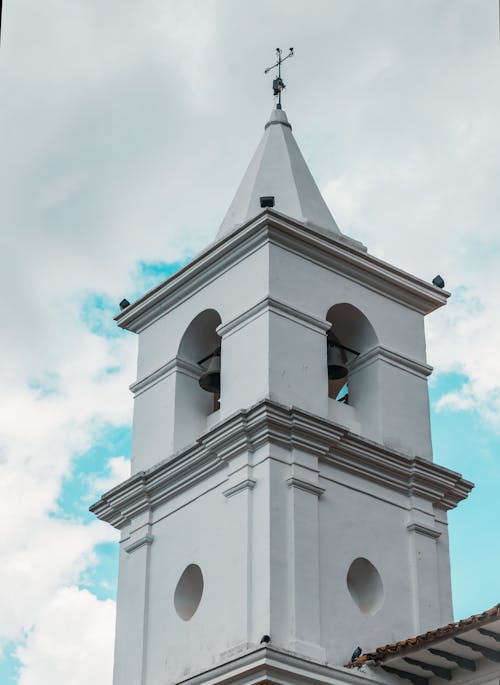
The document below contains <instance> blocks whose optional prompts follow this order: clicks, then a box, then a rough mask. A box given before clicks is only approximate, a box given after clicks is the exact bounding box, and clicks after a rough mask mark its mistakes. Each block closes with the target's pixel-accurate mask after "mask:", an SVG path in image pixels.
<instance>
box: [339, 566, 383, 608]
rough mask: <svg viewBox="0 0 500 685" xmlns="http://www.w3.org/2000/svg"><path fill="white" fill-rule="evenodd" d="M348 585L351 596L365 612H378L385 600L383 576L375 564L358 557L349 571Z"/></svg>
mask: <svg viewBox="0 0 500 685" xmlns="http://www.w3.org/2000/svg"><path fill="white" fill-rule="evenodd" d="M347 587H348V589H349V592H350V593H351V597H352V598H353V600H354V601H355V602H356V604H357V605H358V607H359V609H360V610H361V611H362V612H363V613H364V614H371V615H373V614H376V613H377V611H378V610H379V609H380V607H381V606H382V603H383V601H384V586H383V584H382V578H381V577H380V573H379V572H378V571H377V569H376V568H375V566H374V565H373V564H372V563H371V561H368V559H365V558H364V557H358V559H355V560H354V561H353V562H352V564H351V565H350V567H349V571H348V572H347Z"/></svg>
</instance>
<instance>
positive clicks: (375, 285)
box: [92, 110, 471, 685]
mask: <svg viewBox="0 0 500 685" xmlns="http://www.w3.org/2000/svg"><path fill="white" fill-rule="evenodd" d="M261 196H267V197H269V196H273V197H274V198H275V203H274V206H273V207H272V208H269V206H268V207H267V208H262V207H261V203H260V197H261ZM219 237H220V238H223V239H219V240H216V241H215V242H214V243H213V244H212V245H210V246H209V247H208V248H207V249H206V250H204V251H203V252H202V253H201V254H200V255H198V256H197V257H196V258H194V259H193V260H192V261H191V262H190V263H189V264H188V265H187V266H185V267H184V268H182V269H180V270H179V271H178V272H177V273H176V274H174V275H173V276H171V277H170V278H169V279H167V280H166V281H165V282H164V283H162V284H160V285H159V286H157V287H156V288H155V289H154V290H152V291H150V292H149V293H146V294H145V295H144V296H143V297H142V298H140V299H139V300H138V301H137V302H135V303H132V304H131V305H129V306H127V307H125V308H124V309H123V310H122V311H121V313H120V314H119V315H118V316H117V319H116V320H117V322H118V325H119V326H121V327H122V328H125V329H127V330H130V331H133V332H135V333H137V334H138V336H139V352H138V367H137V370H138V374H137V380H136V381H135V382H134V383H133V384H132V386H131V390H132V392H133V393H134V424H133V447H132V476H131V478H129V479H128V480H127V481H125V482H124V483H122V484H120V485H119V486H117V487H115V488H113V489H112V490H111V491H110V492H108V493H106V494H105V495H104V496H103V497H102V498H101V500H100V501H99V502H98V503H96V504H95V505H94V506H93V508H92V510H93V511H94V512H95V513H96V515H97V516H99V518H101V519H102V520H104V521H108V522H109V523H111V524H112V525H113V526H115V527H116V528H117V529H119V530H120V532H121V542H120V573H119V583H118V600H117V621H116V651H115V673H114V685H172V684H173V683H176V684H177V685H179V684H183V685H214V683H228V682H231V683H232V684H233V685H244V684H245V683H246V684H247V685H248V683H252V685H265V684H266V683H269V682H279V683H281V684H282V685H294V684H296V683H297V682H303V683H306V684H307V683H317V682H318V681H319V680H321V681H322V682H323V683H324V684H325V685H328V684H330V685H333V684H337V685H339V684H340V685H346V684H347V683H350V684H351V685H352V683H353V676H352V673H350V672H348V671H345V672H344V676H345V677H343V676H342V673H343V672H342V670H341V669H340V668H339V667H340V666H342V664H345V663H346V662H347V661H348V660H349V658H350V656H351V654H352V653H353V650H354V649H355V648H356V646H357V645H360V646H362V647H363V649H364V650H365V651H372V650H374V649H375V648H376V646H377V645H379V644H384V643H388V642H392V641H394V640H397V639H398V638H399V637H400V636H406V635H411V634H416V633H423V632H425V631H428V630H430V629H431V628H434V627H435V626H436V625H444V624H445V623H447V622H449V621H451V619H452V605H451V585H450V572H449V559H448V537H447V518H446V517H447V511H448V510H449V509H452V508H453V507H455V506H456V505H457V504H458V502H460V501H461V500H462V499H464V498H465V497H466V495H467V493H468V492H469V490H470V488H471V484H470V483H468V482H467V481H464V480H463V479H462V478H461V476H460V475H459V474H456V473H453V472H451V471H448V470H446V469H443V468H442V467H440V466H438V465H436V464H433V462H432V447H431V439H430V421H429V400H428V392H427V377H428V376H429V374H430V373H431V371H432V369H431V367H430V366H428V364H427V361H426V356H425V329H424V316H425V315H426V314H428V313H430V312H432V311H433V310H435V309H437V308H438V307H441V306H442V305H444V304H445V302H446V298H447V296H448V294H447V293H446V292H445V291H443V290H442V289H441V288H439V287H436V286H435V285H433V284H430V283H426V282H424V281H422V280H420V279H418V278H416V277H414V276H411V275H410V274H408V273H405V272H404V271H401V270H400V269H398V268H397V267H394V266H392V265H390V264H387V263H385V262H382V261H381V260H379V259H377V258H375V257H373V256H372V255H370V254H368V253H367V252H366V250H364V249H363V247H362V246H360V245H359V244H358V243H356V242H355V241H352V240H350V239H349V238H347V237H345V236H343V235H342V234H341V233H340V231H339V229H338V227H337V224H336V223H335V221H334V219H333V217H332V215H331V214H330V211H329V209H328V207H327V206H326V204H325V202H324V200H323V198H322V197H321V194H320V192H319V190H318V187H317V186H316V183H315V182H314V180H313V178H312V176H311V173H310V172H309V169H308V168H307V165H306V163H305V161H304V158H303V157H302V155H301V153H300V150H299V149H298V147H297V144H296V142H295V140H294V138H293V136H292V131H291V126H290V124H289V123H288V120H287V118H286V115H285V113H284V112H283V111H282V110H275V111H274V112H273V114H272V115H271V119H270V121H269V122H268V123H267V125H266V129H265V132H264V137H263V139H262V141H261V143H260V146H259V148H258V150H257V152H256V154H255V156H254V158H253V160H252V162H251V164H250V167H249V169H248V171H247V173H246V174H245V177H244V178H243V181H242V183H241V185H240V188H239V190H238V192H237V193H236V197H235V199H234V201H233V203H232V205H231V207H230V209H229V211H228V214H227V216H226V218H225V219H224V222H223V224H222V226H221V229H220V232H219ZM335 349H336V350H337V353H339V355H340V356H339V359H335V358H332V350H333V351H335ZM349 355H350V357H349ZM339 361H340V362H341V366H342V370H343V372H342V373H341V374H340V376H341V377H340V378H339V374H337V373H335V372H334V371H335V367H337V370H338V368H339V366H340V364H339V363H338V362H339ZM212 374H213V376H214V378H215V377H216V381H217V382H207V381H209V380H210V381H212V380H214V378H212V379H210V378H208V377H209V376H212ZM342 386H344V389H343V387H342ZM345 391H347V394H344V392H345ZM263 636H271V642H270V643H269V640H265V639H264V640H263ZM413 682H414V683H415V682H417V681H415V680H413ZM418 682H419V683H420V682H422V683H423V682H425V683H427V681H426V680H424V678H423V676H422V677H421V676H419V680H418Z"/></svg>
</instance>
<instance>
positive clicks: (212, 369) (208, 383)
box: [198, 350, 220, 394]
mask: <svg viewBox="0 0 500 685" xmlns="http://www.w3.org/2000/svg"><path fill="white" fill-rule="evenodd" d="M198 383H199V384H200V388H202V389H203V390H206V392H211V393H214V394H215V393H217V394H218V393H220V350H216V351H215V352H214V353H213V355H212V356H211V357H210V361H209V362H208V367H207V370H206V371H204V372H203V373H202V374H201V376H200V378H199V380H198Z"/></svg>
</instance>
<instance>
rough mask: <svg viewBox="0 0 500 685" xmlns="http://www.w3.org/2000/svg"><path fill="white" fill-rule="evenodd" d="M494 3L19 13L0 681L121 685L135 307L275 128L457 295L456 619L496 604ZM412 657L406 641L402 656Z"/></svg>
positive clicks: (347, 209) (11, 38)
mask: <svg viewBox="0 0 500 685" xmlns="http://www.w3.org/2000/svg"><path fill="white" fill-rule="evenodd" d="M498 11H499V7H498V2H497V0H405V2H404V3H403V2H401V1H400V0H308V2H307V3H306V2H305V1H299V0H287V1H286V2H284V1H283V0H275V1H272V0H266V1H264V0H203V1H201V0H200V1H195V0H182V2H181V1H180V0H176V1H175V2H173V1H172V0H141V2H140V3H139V2H136V1H135V0H134V1H132V0H106V2H103V0H45V1H44V2H40V1H39V0H6V1H5V2H4V3H3V19H2V37H1V45H0V184H1V185H0V189H1V192H0V248H1V249H0V260H1V267H0V288H1V292H2V293H3V296H2V298H1V304H0V308H1V315H2V322H3V323H2V327H1V332H0V335H1V350H2V355H1V359H0V365H1V369H0V378H1V385H2V394H1V400H0V401H1V403H2V407H1V411H0V520H1V521H2V534H1V536H0V587H1V588H2V591H1V592H0V650H1V653H2V658H1V659H0V682H2V683H6V684H7V683H17V684H18V685H35V684H36V685H45V684H49V683H50V685H62V684H64V685H83V684H84V683H85V684H87V683H88V682H99V683H102V684H103V685H111V671H112V655H113V630H114V611H115V603H114V602H115V586H116V573H117V554H116V547H117V545H116V540H117V536H116V532H115V531H114V530H113V529H112V528H111V527H109V526H108V525H106V524H104V523H102V522H100V521H97V520H96V519H95V518H93V517H92V515H90V514H89V513H88V507H89V505H90V504H92V502H93V501H95V500H96V499H97V498H98V497H99V496H100V494H101V493H102V492H104V491H105V490H106V489H108V488H109V487H111V486H113V485H114V484H116V483H118V482H120V481H121V480H123V479H124V478H126V477H127V475H128V473H129V456H130V434H131V428H130V425H131V410H132V398H131V394H130V392H129V391H128V386H129V384H130V383H131V382H132V381H133V380H134V379H135V363H136V339H135V338H134V336H133V335H132V334H126V333H124V332H122V331H120V330H119V329H117V328H116V326H115V324H114V322H113V316H114V315H115V314H116V313H117V310H118V305H117V303H118V302H119V301H120V300H121V299H122V298H123V297H127V298H128V299H129V300H133V299H134V297H137V296H138V295H139V294H141V293H142V292H144V291H145V290H147V289H148V288H150V287H152V286H153V285H155V284H156V283H157V282H159V281H161V280H162V279H163V278H165V277H167V276H168V275H169V274H171V273H173V272H174V271H175V270H176V269H177V268H178V267H179V266H180V265H182V264H184V263H186V262H187V261H188V260H189V259H190V258H191V257H192V256H193V255H195V254H196V253H197V252H198V251H199V250H200V249H202V248H203V247H204V246H205V245H206V244H207V243H209V242H210V241H211V240H212V239H213V238H214V236H215V233H216V231H217V228H218V226H219V224H220V222H221V220H222V218H223V216H224V214H225V211H226V209H227V207H228V205H229V203H230V201H231V199H232V196H233V194H234V192H235V190H236V186H237V183H238V180H239V179H240V178H241V176H242V175H243V173H244V171H245V168H246V165H247V164H248V162H249V160H250V157H251V155H252V153H253V151H254V149H255V147H256V145H257V143H258V140H259V138H260V136H261V134H262V129H263V126H264V123H265V122H266V120H267V118H268V115H269V112H270V110H271V108H272V106H273V99H272V93H271V90H270V78H269V77H265V76H264V74H263V71H264V68H265V67H266V66H268V65H269V64H271V63H272V62H273V59H274V50H275V48H276V47H277V46H278V45H280V46H281V47H283V48H284V49H287V48H288V47H289V46H293V47H294V48H295V56H294V57H293V59H291V60H289V61H288V62H287V63H286V69H285V70H284V80H285V82H286V83H287V89H286V92H285V98H284V108H285V109H286V111H287V114H288V117H289V119H290V121H291V123H292V125H293V127H294V134H295V136H296V139H297V141H298V143H299V145H300V147H301V150H302V152H303V154H304V156H305V158H306V160H307V162H308V164H309V165H310V168H311V170H312V172H313V175H314V176H315V178H316V180H317V182H318V184H319V186H320V188H321V190H322V192H323V194H324V197H325V199H326V200H327V202H328V204H329V206H330V208H331V210H332V212H333V215H334V217H335V219H336V221H337V223H338V224H339V226H340V228H341V230H342V231H343V232H344V233H346V234H348V235H350V236H352V237H353V238H356V239H358V240H361V241H362V242H363V243H365V244H366V245H367V246H368V248H369V251H370V252H371V253H372V254H374V255H376V256H378V257H381V258H383V259H385V260H387V261H389V262H391V263H393V264H395V265H397V266H399V267H401V268H403V269H405V270H407V271H410V272H411V273H414V274H416V275H417V276H419V277H421V278H423V279H425V280H428V281H430V280H431V279H432V278H433V277H434V276H435V275H436V274H437V273H440V274H441V275H442V276H443V278H444V279H445V281H446V287H447V289H449V290H450V291H451V292H452V297H451V299H450V300H449V302H448V304H447V306H446V307H445V308H444V309H440V310H438V311H437V312H435V313H433V314H432V315H431V316H430V317H429V318H428V321H427V329H426V330H427V340H428V346H427V352H428V361H429V363H430V364H431V365H432V366H433V367H434V369H435V371H434V374H433V376H432V377H431V380H430V397H431V414H432V416H431V420H432V427H433V442H434V455H435V460H436V461H437V462H438V463H440V464H442V465H444V466H447V467H449V468H451V469H454V470H457V471H459V472H460V473H462V474H463V475H464V476H465V477H466V478H468V479H470V480H472V481H474V482H475V483H476V488H475V489H474V490H473V492H472V494H471V496H470V497H469V498H468V500H467V501H466V502H464V503H462V504H461V505H460V507H459V508H458V509H457V510H455V511H454V512H452V513H451V515H450V536H451V561H452V581H453V589H454V606H455V617H456V618H457V619H458V618H462V617H464V616H467V615H470V614H472V613H475V612H479V611H481V610H483V609H486V608H488V607H489V606H491V605H493V604H494V603H496V602H498V601H500V591H499V582H498V578H497V575H498V574H497V569H498V567H499V561H500V546H499V545H498V530H499V524H500V520H499V518H500V516H499V506H498V492H499V487H500V430H499V425H500V422H499V418H500V357H499V354H498V350H499V349H500V317H499V306H498V303H499V301H500V279H499V275H498V274H499V265H500V231H499V220H500V193H499V192H498V189H499V187H500V156H499V142H500V127H499V126H498V122H499V121H500V42H499V18H498ZM401 637H402V638H404V637H407V636H401Z"/></svg>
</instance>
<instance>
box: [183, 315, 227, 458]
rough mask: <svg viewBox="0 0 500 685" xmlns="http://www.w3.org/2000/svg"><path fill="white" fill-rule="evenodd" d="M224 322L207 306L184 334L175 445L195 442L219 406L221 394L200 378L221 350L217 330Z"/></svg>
mask: <svg viewBox="0 0 500 685" xmlns="http://www.w3.org/2000/svg"><path fill="white" fill-rule="evenodd" d="M220 323H221V318H220V315H219V313H218V312H217V311H216V310H215V309H205V310H204V311H202V312H200V313H199V314H198V315H197V316H196V317H195V318H194V319H193V320H192V321H191V323H190V324H189V326H188V327H187V328H186V330H185V332H184V334H183V336H182V338H181V341H180V344H179V348H178V352H177V373H176V383H175V428H174V447H175V449H179V448H181V447H184V446H185V445H188V444H189V443H191V442H193V440H194V439H195V438H196V437H197V436H198V435H199V434H200V433H201V432H202V431H203V429H204V428H205V426H206V419H207V416H208V415H209V414H212V413H213V412H214V411H217V409H218V408H219V399H220V398H219V396H218V395H217V394H214V393H211V392H207V391H205V390H203V389H202V388H201V387H200V384H199V379H200V376H201V375H202V373H203V372H204V370H206V368H207V365H208V364H209V362H210V356H211V355H212V354H213V353H214V352H215V353H217V351H218V350H220V346H221V339H220V336H219V335H218V334H217V330H216V329H217V327H218V326H219V325H220ZM200 362H201V363H200ZM221 364H222V356H221Z"/></svg>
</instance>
